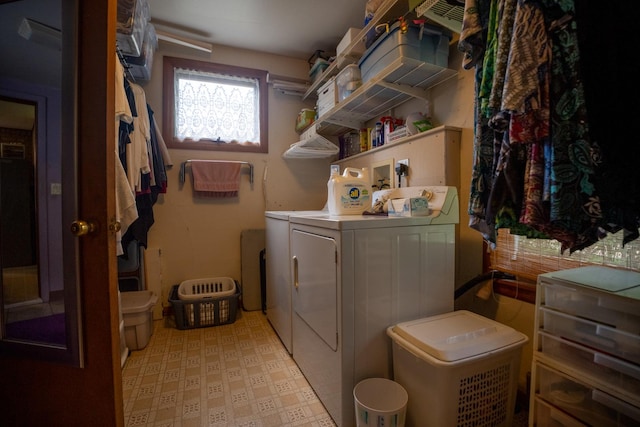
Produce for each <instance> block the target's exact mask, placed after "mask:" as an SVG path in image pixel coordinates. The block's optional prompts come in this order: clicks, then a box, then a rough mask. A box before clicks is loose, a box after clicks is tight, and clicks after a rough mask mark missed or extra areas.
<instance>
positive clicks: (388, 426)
mask: <svg viewBox="0 0 640 427" xmlns="http://www.w3.org/2000/svg"><path fill="white" fill-rule="evenodd" d="M408 397H409V396H408V394H407V391H406V390H405V389H404V387H402V386H401V385H400V384H398V383H397V382H395V381H391V380H389V379H386V378H367V379H366V380H362V381H360V382H359V383H358V384H356V386H355V387H354V388H353V398H354V400H355V404H356V427H373V426H375V427H378V426H385V427H404V421H405V417H406V414H407V401H408Z"/></svg>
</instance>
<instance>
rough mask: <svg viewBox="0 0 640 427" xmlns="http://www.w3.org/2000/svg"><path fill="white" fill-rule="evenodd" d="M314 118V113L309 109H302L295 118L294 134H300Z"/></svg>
mask: <svg viewBox="0 0 640 427" xmlns="http://www.w3.org/2000/svg"><path fill="white" fill-rule="evenodd" d="M315 118H316V111H315V110H312V109H311V108H303V109H302V110H300V112H299V113H298V117H297V118H296V132H298V133H302V132H304V130H305V129H307V128H308V127H309V126H310V125H311V124H313V122H314V121H315Z"/></svg>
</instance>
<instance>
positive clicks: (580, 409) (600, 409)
mask: <svg viewBox="0 0 640 427" xmlns="http://www.w3.org/2000/svg"><path fill="white" fill-rule="evenodd" d="M535 369H536V371H537V378H538V387H539V393H540V397H541V398H542V399H544V400H546V401H548V402H549V403H551V404H553V405H555V406H556V407H558V408H560V409H562V410H563V411H565V412H567V413H568V414H570V415H572V416H573V417H575V418H577V419H578V420H581V421H582V422H585V423H588V424H589V425H593V426H598V427H614V426H615V427H619V426H640V408H638V407H636V406H633V405H630V404H629V403H626V402H624V401H623V400H620V399H618V398H617V397H615V396H612V395H610V394H608V393H605V392H603V391H601V390H598V389H596V388H594V387H593V386H592V385H590V384H588V383H586V382H583V381H581V380H578V379H576V378H573V377H570V376H568V375H566V374H564V373H562V372H560V371H557V370H555V369H553V368H550V367H548V366H545V365H543V364H540V363H536V365H535ZM539 425H541V424H539Z"/></svg>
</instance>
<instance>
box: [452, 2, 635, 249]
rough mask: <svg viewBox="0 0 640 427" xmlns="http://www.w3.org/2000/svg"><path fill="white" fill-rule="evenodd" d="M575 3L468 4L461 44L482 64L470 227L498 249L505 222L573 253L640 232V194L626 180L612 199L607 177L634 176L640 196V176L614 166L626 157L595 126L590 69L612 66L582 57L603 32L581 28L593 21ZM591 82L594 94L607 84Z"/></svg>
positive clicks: (472, 62) (468, 62)
mask: <svg viewBox="0 0 640 427" xmlns="http://www.w3.org/2000/svg"><path fill="white" fill-rule="evenodd" d="M592 6H593V4H592ZM469 7H476V9H471V10H470V9H469ZM581 7H582V6H581ZM575 8H576V4H575V3H574V1H564V2H557V1H555V0H541V1H529V0H493V1H490V0H484V1H482V0H468V1H467V2H466V5H465V16H464V20H463V29H462V32H461V38H460V41H459V45H458V47H459V49H460V50H461V51H462V52H463V53H464V59H463V67H464V68H470V67H471V66H474V67H475V73H476V74H475V77H476V89H475V90H476V93H475V96H476V106H475V109H474V114H475V135H474V136H475V142H474V147H475V148H474V159H473V170H472V176H471V193H470V198H469V210H468V211H469V215H470V223H469V225H470V227H471V228H474V229H476V230H478V231H480V232H481V233H482V235H483V238H484V239H485V240H487V242H489V244H490V245H491V246H494V245H495V241H496V239H495V238H496V232H497V230H498V229H499V228H509V229H510V231H511V233H512V234H522V235H526V236H529V237H536V238H553V239H556V240H558V241H559V242H560V243H561V247H562V250H563V251H565V250H568V251H570V252H573V251H576V250H580V249H584V248H585V247H587V246H590V245H592V244H593V243H595V242H597V241H598V240H599V239H601V238H602V237H604V235H605V234H606V233H605V230H606V231H611V232H615V231H616V230H619V229H624V230H625V237H624V239H625V240H624V242H623V243H626V242H628V241H630V240H632V239H635V238H637V237H638V218H639V215H638V212H639V211H638V204H640V201H639V199H640V198H639V197H632V198H631V200H633V202H632V203H628V200H629V197H626V198H625V197H624V196H623V195H622V192H623V191H622V190H621V188H623V187H624V185H620V186H618V188H617V191H614V192H613V193H614V194H615V196H614V197H612V196H611V195H610V192H609V191H608V190H609V187H610V185H607V179H605V178H603V177H604V176H611V174H612V172H613V171H614V170H615V171H616V172H618V174H617V176H618V177H619V178H620V179H619V180H616V181H617V183H618V184H622V182H628V181H627V179H630V180H632V182H633V184H632V188H633V190H634V196H637V195H638V189H639V188H640V184H636V183H638V182H640V180H639V179H638V178H639V176H638V175H640V174H638V173H636V174H635V175H632V174H629V173H622V172H620V171H619V169H620V168H617V167H616V166H613V165H614V164H615V165H619V163H617V162H616V163H614V162H612V161H610V162H607V160H611V159H614V158H616V157H619V156H618V155H617V154H613V153H612V152H609V151H608V149H609V144H607V145H606V146H603V144H601V143H600V142H599V140H600V141H602V140H603V138H606V136H609V135H604V134H603V133H601V132H598V133H597V135H598V137H596V138H594V136H593V132H592V131H591V126H590V119H591V120H594V117H596V116H594V114H593V113H590V112H589V108H591V107H592V106H593V102H592V103H589V99H590V98H591V99H593V98H595V97H594V96H593V95H589V90H588V88H587V87H586V86H585V79H583V74H585V73H584V70H585V69H589V70H592V69H594V68H595V69H598V68H599V69H601V68H602V67H599V66H598V65H596V59H595V58H596V56H591V57H589V56H587V61H588V63H589V64H591V66H590V67H586V66H585V65H584V63H583V62H581V61H582V51H581V49H580V35H581V34H582V35H583V38H589V39H590V40H592V39H595V38H596V35H595V34H588V33H587V31H588V30H583V32H582V33H580V30H579V29H580V28H581V26H587V27H588V28H592V27H589V23H588V22H582V23H581V22H579V19H577V18H576V17H577V16H578V15H579V14H578V13H577V11H576V10H575ZM585 9H587V7H584V9H583V10H585ZM471 15H473V16H471ZM584 15H588V16H593V15H592V14H589V13H586V12H583V13H582V14H581V15H580V16H584ZM470 16H471V18H470ZM591 19H594V18H591ZM598 22H600V20H599V19H598ZM478 23H480V26H481V28H482V30H479V25H478ZM593 25H596V26H597V24H596V23H595V22H594V23H593ZM485 31H486V35H485V36H484V37H483V36H482V34H484V32H485ZM598 33H599V34H601V33H602V31H601V28H598ZM481 39H482V40H483V41H484V46H482V45H481V44H480V43H479V42H478V41H479V40H481ZM582 46H583V47H584V46H587V45H586V44H585V43H584V42H582ZM603 47H604V46H603ZM591 51H593V50H591ZM597 58H598V60H600V58H599V57H597ZM608 71H609V70H608ZM608 71H607V73H608ZM591 74H596V73H594V72H591ZM608 80H610V78H608ZM586 81H587V82H589V81H590V82H591V84H592V86H591V90H592V91H593V89H594V88H595V86H594V85H597V84H599V82H598V83H596V81H597V79H595V78H587V79H586ZM595 92H596V93H600V91H595ZM609 105H611V104H609ZM599 129H602V128H601V127H600V128H599ZM636 145H638V144H636ZM615 151H616V153H618V152H620V150H615ZM639 151H640V150H639ZM637 158H638V157H637V156H636V157H634V159H636V160H637ZM616 160H617V158H616ZM622 164H624V162H622ZM627 164H628V161H627ZM629 166H630V169H632V170H635V169H637V166H634V167H631V165H629ZM622 169H623V170H627V169H628V168H622ZM605 189H606V190H605ZM614 198H615V200H614ZM624 203H626V205H624V207H621V205H622V204H624ZM622 211H624V213H621V212H622Z"/></svg>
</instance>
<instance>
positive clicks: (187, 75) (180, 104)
mask: <svg viewBox="0 0 640 427" xmlns="http://www.w3.org/2000/svg"><path fill="white" fill-rule="evenodd" d="M174 76H175V79H176V84H175V85H174V87H175V91H176V93H175V99H176V100H178V101H177V119H176V136H177V137H178V138H180V139H182V140H194V141H217V142H227V143H230V142H236V143H245V142H252V143H260V121H259V120H258V119H257V115H256V112H257V111H259V108H258V106H259V101H260V96H259V93H260V92H259V90H258V89H259V87H258V85H259V81H258V79H252V78H244V77H238V76H228V75H221V74H215V73H207V72H201V71H193V70H185V69H176V70H175V72H174Z"/></svg>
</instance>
